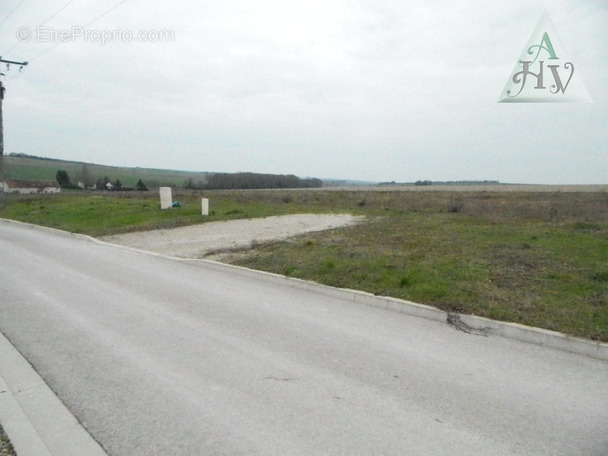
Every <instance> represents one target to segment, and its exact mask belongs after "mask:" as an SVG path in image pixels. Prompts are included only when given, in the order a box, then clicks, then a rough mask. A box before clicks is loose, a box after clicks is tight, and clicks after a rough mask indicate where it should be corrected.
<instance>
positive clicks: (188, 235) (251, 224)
mask: <svg viewBox="0 0 608 456" xmlns="http://www.w3.org/2000/svg"><path fill="white" fill-rule="evenodd" d="M364 219H365V217H360V216H353V215H349V214H294V215H282V216H274V217H266V218H260V219H246V220H230V221H226V222H208V223H201V224H199V225H192V226H184V227H180V228H173V229H163V230H153V231H140V232H136V233H126V234H117V235H111V236H103V237H101V238H100V239H101V240H103V241H106V242H110V243H113V244H119V245H124V246H127V247H133V248H137V249H141V250H147V251H151V252H156V253H162V254H164V255H171V256H176V257H181V258H203V257H206V258H210V256H209V255H210V254H211V253H217V252H222V251H228V250H233V249H234V250H236V249H247V248H250V247H251V246H253V245H255V244H257V243H264V242H269V241H274V240H282V239H287V238H290V237H293V236H298V235H301V234H305V233H309V232H312V231H324V230H329V229H334V228H341V227H345V226H349V225H353V224H356V223H361V222H362V221H363V220H364ZM211 258H213V259H215V260H221V256H217V255H214V256H213V257H211Z"/></svg>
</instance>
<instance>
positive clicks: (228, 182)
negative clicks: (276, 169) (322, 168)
mask: <svg viewBox="0 0 608 456" xmlns="http://www.w3.org/2000/svg"><path fill="white" fill-rule="evenodd" d="M322 186H323V181H321V179H316V178H307V179H301V178H299V177H297V176H294V175H293V174H289V175H284V174H258V173H221V174H213V175H211V176H209V177H208V179H207V184H206V186H205V187H206V188H207V189H209V190H229V189H265V188H319V187H322Z"/></svg>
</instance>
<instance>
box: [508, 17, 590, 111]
mask: <svg viewBox="0 0 608 456" xmlns="http://www.w3.org/2000/svg"><path fill="white" fill-rule="evenodd" d="M572 101H587V102H591V97H590V96H589V92H587V88H586V87H585V84H584V83H583V81H582V79H581V77H580V75H579V72H578V69H577V67H576V66H575V65H574V62H573V61H572V59H570V58H569V56H568V55H567V53H566V49H565V47H564V45H563V43H562V41H561V39H560V37H559V35H558V34H557V30H555V27H554V26H553V23H552V22H551V19H549V15H548V14H547V13H546V12H545V13H543V15H542V16H541V17H540V19H539V20H538V24H536V28H535V29H534V31H533V32H532V35H531V36H530V39H529V40H528V43H527V44H526V47H525V48H524V50H523V52H522V54H521V57H520V58H519V60H518V61H517V63H516V64H515V68H514V69H513V71H512V72H511V76H510V77H509V79H508V80H507V84H506V85H505V88H504V89H503V90H502V93H501V95H500V98H499V99H498V102H499V103H534V102H572Z"/></svg>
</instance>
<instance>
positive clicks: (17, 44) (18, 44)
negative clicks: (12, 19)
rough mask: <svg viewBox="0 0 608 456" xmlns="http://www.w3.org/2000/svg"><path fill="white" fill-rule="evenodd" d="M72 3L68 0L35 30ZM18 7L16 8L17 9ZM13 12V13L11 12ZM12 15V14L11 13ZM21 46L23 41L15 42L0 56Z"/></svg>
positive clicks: (72, 1) (72, 0) (71, 0)
mask: <svg viewBox="0 0 608 456" xmlns="http://www.w3.org/2000/svg"><path fill="white" fill-rule="evenodd" d="M24 1H25V0H23V1H22V2H21V3H23V2H24ZM72 3H74V0H70V1H69V2H67V3H66V4H65V5H63V6H62V7H61V8H59V9H58V10H57V11H55V12H54V13H53V14H51V16H50V17H49V18H48V19H47V20H45V21H44V22H42V23H41V24H40V25H39V26H38V27H36V29H38V28H40V27H42V26H43V25H45V24H46V23H47V22H49V21H50V20H51V19H53V18H54V17H55V16H57V15H58V14H59V13H61V12H62V11H63V10H64V9H66V8H67V7H68V6H70V5H71V4H72ZM18 7H19V6H17V8H18ZM13 12H14V11H13ZM11 14H12V13H11ZM21 44H23V41H17V42H16V43H15V44H13V46H12V47H11V48H10V49H9V50H8V51H4V52H3V53H2V55H6V54H8V53H9V52H11V51H12V50H13V49H15V48H16V47H18V46H20V45H21Z"/></svg>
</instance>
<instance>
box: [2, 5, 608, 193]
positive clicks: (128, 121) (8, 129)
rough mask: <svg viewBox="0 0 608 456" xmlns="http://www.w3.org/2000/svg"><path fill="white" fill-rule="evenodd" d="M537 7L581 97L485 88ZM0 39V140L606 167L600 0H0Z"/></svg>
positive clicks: (273, 165)
mask: <svg viewBox="0 0 608 456" xmlns="http://www.w3.org/2000/svg"><path fill="white" fill-rule="evenodd" d="M115 5H116V8H114V9H112V10H111V11H108V10H110V9H111V8H112V7H113V6H115ZM545 10H546V11H547V13H548V14H549V16H550V18H551V19H552V21H553V24H554V25H555V28H556V30H557V31H558V33H559V35H560V36H561V39H562V41H563V43H564V45H565V47H566V48H567V52H568V53H569V54H570V57H571V59H572V61H573V62H574V63H575V67H576V70H577V72H576V75H577V77H578V76H580V77H582V80H583V81H584V84H585V85H586V88H587V90H588V92H589V94H590V95H591V98H592V100H593V103H563V104H562V103H530V104H527V103H506V104H505V103H497V101H498V98H499V96H500V94H501V91H502V90H503V87H504V86H505V83H506V82H507V80H508V79H509V77H510V75H511V72H512V70H513V67H514V65H515V63H516V61H517V59H518V58H519V57H520V54H521V52H522V49H523V48H524V46H525V44H526V42H527V40H528V38H529V36H530V34H531V33H532V30H533V29H534V27H535V25H536V23H537V21H538V19H539V17H540V16H541V15H542V13H543V11H545ZM86 24H89V25H88V26H87V27H86V29H81V28H79V27H81V26H84V25H86ZM28 31H29V34H28ZM109 33H113V35H112V36H109ZM61 34H63V35H61ZM102 34H104V35H105V37H103V36H102ZM105 38H109V42H106V43H102V42H101V41H102V39H105ZM0 55H1V56H2V57H3V58H4V59H9V60H18V61H21V60H27V61H29V62H30V64H29V65H28V66H27V67H26V68H25V69H24V70H23V71H22V72H21V73H20V72H19V71H18V67H16V66H11V68H10V70H9V71H7V70H6V68H5V67H4V69H3V70H2V71H3V72H4V73H6V77H5V79H4V83H5V85H6V88H7V92H6V97H5V100H4V105H3V108H4V109H3V111H4V137H5V153H7V154H8V153H11V152H23V153H27V154H31V155H39V156H45V157H52V158H62V159H70V160H78V161H85V162H94V163H100V164H106V165H117V166H141V167H149V168H171V169H182V170H193V171H216V172H238V171H252V172H262V173H280V174H296V175H298V176H301V177H319V178H342V179H352V180H367V181H393V180H394V181H398V182H408V181H410V182H411V181H415V180H419V179H420V180H422V179H429V180H436V181H439V180H485V179H492V180H500V181H501V182H516V183H541V184H606V183H608V84H607V83H608V2H606V0H544V1H541V0H496V1H492V2H479V1H478V0H462V1H458V0H408V1H406V0H387V1H382V0H380V1H378V0H374V1H372V0H351V1H338V0H307V1H305V2H304V1H301V2H291V1H289V0H249V1H241V0H222V1H218V0H213V1H207V0H203V1H194V0H191V1H186V0H174V1H171V2H146V1H143V0H122V1H120V0H72V1H68V0H45V1H42V0H2V3H1V6H0Z"/></svg>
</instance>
